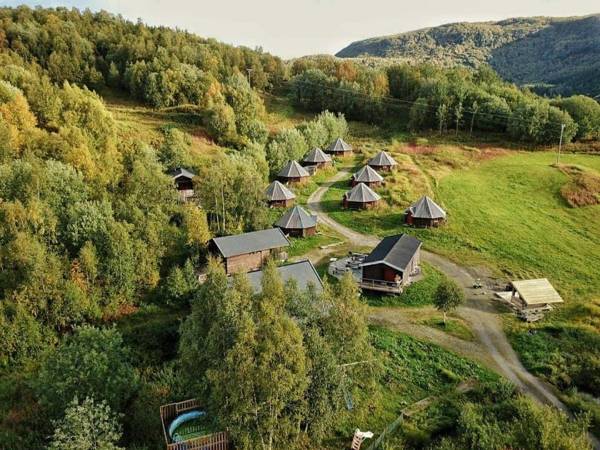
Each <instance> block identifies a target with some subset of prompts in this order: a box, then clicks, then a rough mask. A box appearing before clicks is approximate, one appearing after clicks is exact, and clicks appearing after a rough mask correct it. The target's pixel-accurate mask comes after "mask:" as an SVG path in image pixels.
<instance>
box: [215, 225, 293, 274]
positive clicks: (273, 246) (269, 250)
mask: <svg viewBox="0 0 600 450" xmlns="http://www.w3.org/2000/svg"><path fill="white" fill-rule="evenodd" d="M289 245H290V242H289V241H288V240H287V238H286V237H285V235H284V234H283V232H282V231H281V230H280V229H279V228H271V229H268V230H261V231H252V232H250V233H243V234H238V235H234V236H223V237H218V238H213V239H211V240H210V242H209V245H208V248H209V250H210V252H211V253H212V254H214V255H216V256H218V257H220V258H221V259H222V260H223V264H224V265H225V272H227V274H232V273H238V272H250V271H252V270H258V269H260V268H261V267H262V266H263V265H264V263H265V262H266V261H267V259H269V258H271V257H273V258H276V259H286V258H287V255H286V254H285V251H284V249H285V247H288V246H289Z"/></svg>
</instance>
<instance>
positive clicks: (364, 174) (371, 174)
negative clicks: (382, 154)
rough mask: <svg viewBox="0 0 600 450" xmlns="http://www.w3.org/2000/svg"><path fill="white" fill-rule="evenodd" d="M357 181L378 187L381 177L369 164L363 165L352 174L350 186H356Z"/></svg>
mask: <svg viewBox="0 0 600 450" xmlns="http://www.w3.org/2000/svg"><path fill="white" fill-rule="evenodd" d="M358 183H364V184H366V185H367V186H369V187H372V188H373V187H378V186H381V184H382V183H383V177H382V176H381V175H379V174H378V173H377V172H376V171H375V169H373V168H372V167H371V166H364V167H363V168H362V169H360V170H359V171H358V172H356V173H355V174H354V175H352V179H351V180H350V184H351V185H352V186H356V185H357V184H358Z"/></svg>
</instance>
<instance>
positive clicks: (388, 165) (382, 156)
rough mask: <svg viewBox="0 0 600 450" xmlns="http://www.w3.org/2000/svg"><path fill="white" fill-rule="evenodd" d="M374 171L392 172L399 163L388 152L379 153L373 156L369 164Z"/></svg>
mask: <svg viewBox="0 0 600 450" xmlns="http://www.w3.org/2000/svg"><path fill="white" fill-rule="evenodd" d="M367 164H368V165H369V166H371V167H372V168H373V169H377V170H383V171H388V172H389V171H390V170H392V169H393V168H394V166H396V165H397V164H398V163H397V162H396V160H395V159H394V158H392V157H391V156H390V155H389V153H387V152H379V153H377V154H376V155H375V156H373V157H372V158H371V159H370V160H369V162H368V163H367Z"/></svg>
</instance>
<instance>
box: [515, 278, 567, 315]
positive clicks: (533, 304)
mask: <svg viewBox="0 0 600 450" xmlns="http://www.w3.org/2000/svg"><path fill="white" fill-rule="evenodd" d="M510 286H511V288H512V289H511V292H510V298H509V303H510V304H511V305H512V306H513V307H514V308H515V309H516V310H517V312H518V315H519V317H521V318H522V319H524V320H526V321H528V322H535V321H537V320H540V319H541V318H543V316H544V314H545V313H546V312H548V311H551V310H552V308H553V307H554V306H555V305H558V304H561V303H563V299H562V297H561V296H560V294H559V293H558V292H556V289H554V286H552V284H550V281H548V279H547V278H539V279H535V280H520V281H512V282H511V283H510Z"/></svg>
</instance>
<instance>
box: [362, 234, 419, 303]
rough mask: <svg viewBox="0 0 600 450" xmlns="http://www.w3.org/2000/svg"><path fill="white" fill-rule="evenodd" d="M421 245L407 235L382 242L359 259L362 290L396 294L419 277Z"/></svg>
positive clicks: (388, 238)
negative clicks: (414, 278)
mask: <svg viewBox="0 0 600 450" xmlns="http://www.w3.org/2000/svg"><path fill="white" fill-rule="evenodd" d="M421 245H422V242H421V241H420V240H419V239H417V238H415V237H413V236H409V235H408V234H398V235H395V236H388V237H386V238H384V239H383V240H382V241H381V242H380V243H379V244H378V245H377V247H375V248H374V249H373V251H372V252H371V253H369V255H367V257H366V258H364V259H363V261H362V263H361V264H360V267H361V268H362V278H361V282H360V286H361V287H362V288H363V289H369V290H376V291H383V292H392V293H394V292H395V293H400V292H402V289H403V288H404V287H405V286H406V285H408V284H409V283H410V282H411V281H412V280H411V278H412V277H414V276H416V275H418V274H419V273H420V263H421Z"/></svg>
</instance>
